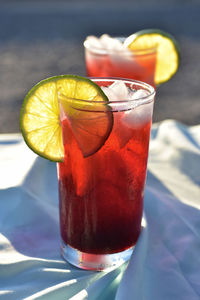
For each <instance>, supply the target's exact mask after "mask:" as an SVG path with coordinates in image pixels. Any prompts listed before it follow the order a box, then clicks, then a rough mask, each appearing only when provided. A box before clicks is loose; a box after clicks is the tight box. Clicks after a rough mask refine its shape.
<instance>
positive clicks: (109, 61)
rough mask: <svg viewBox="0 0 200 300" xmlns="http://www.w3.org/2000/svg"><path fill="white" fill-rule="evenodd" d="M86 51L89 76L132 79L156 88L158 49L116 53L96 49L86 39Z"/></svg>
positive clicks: (118, 51) (111, 50)
mask: <svg viewBox="0 0 200 300" xmlns="http://www.w3.org/2000/svg"><path fill="white" fill-rule="evenodd" d="M120 40H122V41H123V40H125V38H120ZM84 49H85V63H86V73H87V75H88V76H92V77H120V78H130V79H135V80H140V81H144V82H146V83H149V84H151V85H153V86H155V82H154V77H155V69H156V55H157V50H156V48H149V49H143V50H135V51H133V50H132V51H129V50H128V49H127V51H125V50H123V51H122V50H121V51H120V50H117V51H114V50H113V49H110V50H109V49H99V48H95V47H94V46H92V45H91V44H90V43H89V42H88V41H87V39H86V40H85V41H84Z"/></svg>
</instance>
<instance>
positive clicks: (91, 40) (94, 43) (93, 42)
mask: <svg viewBox="0 0 200 300" xmlns="http://www.w3.org/2000/svg"><path fill="white" fill-rule="evenodd" d="M86 41H87V43H88V45H89V46H90V47H94V48H98V49H103V46H102V43H101V41H100V40H99V38H97V37H96V36H94V35H89V36H88V37H87V39H86Z"/></svg>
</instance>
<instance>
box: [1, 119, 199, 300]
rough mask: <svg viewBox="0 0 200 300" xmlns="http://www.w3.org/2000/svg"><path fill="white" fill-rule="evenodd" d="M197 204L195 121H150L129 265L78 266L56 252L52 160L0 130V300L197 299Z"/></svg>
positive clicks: (57, 226)
mask: <svg viewBox="0 0 200 300" xmlns="http://www.w3.org/2000/svg"><path fill="white" fill-rule="evenodd" d="M199 209H200V126H193V127H187V126H184V125H182V124H180V123H178V122H175V121H173V120H166V121H163V122H161V123H160V124H154V125H153V127H152V134H151V143H150V155H149V163H148V176H147V184H146V191H145V200H144V212H145V216H146V227H145V228H144V229H143V231H142V234H141V236H140V238H139V241H138V243H137V245H136V247H135V251H134V253H133V255H132V257H131V259H130V262H129V263H128V264H127V263H126V264H124V265H122V266H121V267H119V268H117V269H115V270H113V271H110V272H107V273H105V272H92V271H85V270H79V269H77V268H75V267H72V266H71V265H70V264H68V263H67V262H65V261H64V260H63V259H62V258H61V256H60V249H59V243H60V234H59V216H58V194H57V174H56V164H55V163H53V162H50V161H47V160H45V159H42V158H40V157H38V156H37V155H35V154H34V153H33V152H32V151H31V150H29V149H28V147H27V146H26V145H25V143H24V141H23V139H22V137H21V135H20V134H14V135H9V134H8V135H0V299H2V300H7V299H8V300H12V299H13V300H18V299H19V300H21V299H26V300H32V299H42V300H43V299H48V300H51V299H52V300H55V299H59V300H67V299H71V300H82V299H89V300H114V299H115V300H124V299H126V300H129V299H131V300H132V299H133V300H134V299H135V300H161V299H162V300H177V299H180V300H199V299H200V210H199ZM127 265H128V267H127Z"/></svg>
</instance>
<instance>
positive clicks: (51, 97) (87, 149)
mask: <svg viewBox="0 0 200 300" xmlns="http://www.w3.org/2000/svg"><path fill="white" fill-rule="evenodd" d="M58 94H60V95H62V97H64V99H65V107H64V110H65V115H66V117H67V118H68V119H69V122H70V125H71V127H72V131H73V133H74V136H75V138H76V140H77V143H78V145H79V146H80V148H81V150H82V152H83V155H84V156H89V155H92V154H93V153H95V152H96V151H97V150H98V149H100V148H101V147H102V145H103V144H104V143H105V141H106V139H107V137H108V136H109V134H110V132H111V130H112V123H113V119H112V113H111V111H110V110H109V107H108V105H106V103H107V102H108V98H107V97H106V95H105V94H104V93H103V91H102V90H101V88H100V87H99V86H98V85H96V84H95V83H94V82H92V81H91V80H89V79H86V78H84V77H80V76H75V75H61V76H55V77H51V78H48V79H46V80H43V81H41V82H39V83H38V84H37V85H36V86H34V87H33V88H32V89H31V91H30V92H29V93H28V94H27V96H26V97H25V99H24V103H23V106H22V109H21V115H20V127H21V132H22V135H23V137H24V140H25V141H26V143H27V145H28V146H29V147H30V148H31V149H32V150H33V151H34V152H36V153H37V154H39V155H40V156H42V157H44V158H47V159H49V160H52V161H58V162H59V161H63V158H64V147H63V139H62V129H61V121H60V110H59V101H58ZM82 100H83V101H82ZM96 101H97V102H98V103H99V104H98V105H96V109H94V108H93V111H91V109H90V112H88V111H84V107H85V108H86V105H85V104H84V103H88V105H89V106H91V107H95V102H96ZM74 103H76V104H74ZM90 104H91V105H90ZM97 109H100V110H101V112H98V113H96V110H97ZM87 110H88V109H87Z"/></svg>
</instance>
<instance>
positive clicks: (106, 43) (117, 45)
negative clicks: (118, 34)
mask: <svg viewBox="0 0 200 300" xmlns="http://www.w3.org/2000/svg"><path fill="white" fill-rule="evenodd" d="M99 41H100V43H101V45H102V47H103V48H104V49H107V50H114V51H121V50H123V49H124V47H123V44H122V42H121V41H119V40H118V39H116V38H112V37H111V36H109V35H108V34H103V35H102V36H101V37H100V38H99Z"/></svg>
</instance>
